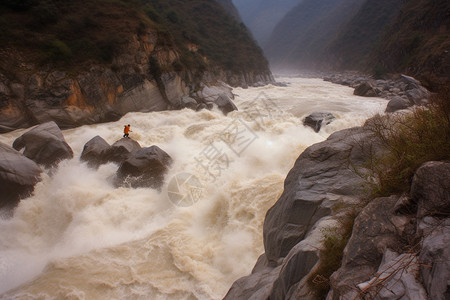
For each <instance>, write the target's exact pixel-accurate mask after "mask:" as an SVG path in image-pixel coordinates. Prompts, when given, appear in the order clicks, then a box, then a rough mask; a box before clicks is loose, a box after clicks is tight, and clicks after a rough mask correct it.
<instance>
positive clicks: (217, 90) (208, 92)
mask: <svg viewBox="0 0 450 300" xmlns="http://www.w3.org/2000/svg"><path fill="white" fill-rule="evenodd" d="M222 94H225V95H226V96H227V97H228V98H230V99H234V95H233V88H232V87H230V86H229V85H228V84H226V83H224V82H221V81H219V82H217V83H216V84H215V85H204V86H203V87H202V89H201V90H200V91H198V92H197V93H195V94H194V95H193V96H194V97H196V98H200V99H202V100H203V101H205V102H215V101H216V99H217V98H218V97H219V96H220V95H222Z"/></svg>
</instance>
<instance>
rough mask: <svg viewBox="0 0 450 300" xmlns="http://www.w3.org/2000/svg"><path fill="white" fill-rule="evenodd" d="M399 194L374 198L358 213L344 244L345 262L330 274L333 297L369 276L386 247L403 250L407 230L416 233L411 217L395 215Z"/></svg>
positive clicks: (373, 271) (351, 289)
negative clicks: (403, 237) (350, 233)
mask: <svg viewBox="0 0 450 300" xmlns="http://www.w3.org/2000/svg"><path fill="white" fill-rule="evenodd" d="M397 201H398V197H395V196H393V197H389V198H377V199H375V200H372V201H371V202H370V203H369V204H368V205H367V206H366V207H365V208H364V209H363V211H362V212H361V213H360V214H359V215H358V217H357V218H356V220H355V224H354V226H353V233H352V236H351V237H350V240H349V242H348V244H347V246H346V247H345V250H344V257H343V260H342V266H341V267H340V268H339V270H337V271H336V272H335V273H334V274H333V275H332V276H331V286H332V288H333V294H334V297H336V296H338V295H340V296H343V295H345V294H347V293H348V292H351V291H354V290H355V289H357V285H358V284H359V283H361V282H365V281H367V280H369V279H370V278H371V276H372V274H374V273H375V272H376V271H377V269H378V266H379V265H380V263H381V261H382V258H383V254H384V253H385V251H386V249H388V248H389V249H394V250H396V251H400V250H401V249H402V248H403V247H404V246H405V241H404V239H402V236H403V235H404V234H410V235H413V234H414V228H413V227H412V226H409V225H410V224H411V218H412V217H408V216H397V215H395V211H394V209H395V204H396V202H397Z"/></svg>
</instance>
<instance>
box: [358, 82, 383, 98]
mask: <svg viewBox="0 0 450 300" xmlns="http://www.w3.org/2000/svg"><path fill="white" fill-rule="evenodd" d="M353 94H354V95H357V96H364V97H377V96H378V91H377V90H376V88H375V87H374V86H373V84H371V83H370V82H369V81H364V82H363V83H361V84H359V85H358V86H357V87H356V88H355V91H354V92H353Z"/></svg>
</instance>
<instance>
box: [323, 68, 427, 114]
mask: <svg viewBox="0 0 450 300" xmlns="http://www.w3.org/2000/svg"><path fill="white" fill-rule="evenodd" d="M323 79H324V80H325V81H330V82H333V83H336V84H341V85H346V86H350V87H352V88H354V89H355V92H354V94H355V95H358V96H364V97H381V98H385V99H387V100H389V103H388V105H387V107H386V112H395V111H398V110H401V109H406V108H408V107H411V106H414V105H425V104H427V103H428V99H429V97H430V92H429V91H428V90H427V89H426V88H425V87H423V86H422V84H421V83H420V81H418V80H416V79H415V78H412V77H410V76H406V75H403V74H396V75H391V76H387V77H386V79H374V78H372V77H371V76H369V75H366V74H362V73H359V72H341V73H333V74H326V75H323Z"/></svg>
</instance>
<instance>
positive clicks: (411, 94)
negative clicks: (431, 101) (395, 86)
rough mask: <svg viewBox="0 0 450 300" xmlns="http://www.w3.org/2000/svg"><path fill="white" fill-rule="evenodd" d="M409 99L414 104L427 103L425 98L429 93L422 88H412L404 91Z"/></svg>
mask: <svg viewBox="0 0 450 300" xmlns="http://www.w3.org/2000/svg"><path fill="white" fill-rule="evenodd" d="M405 94H406V96H407V97H408V99H409V101H411V103H412V104H415V105H423V104H426V103H427V99H428V98H429V97H430V93H429V92H428V91H427V90H425V89H424V88H419V87H417V88H413V89H410V90H408V91H406V92H405Z"/></svg>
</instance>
